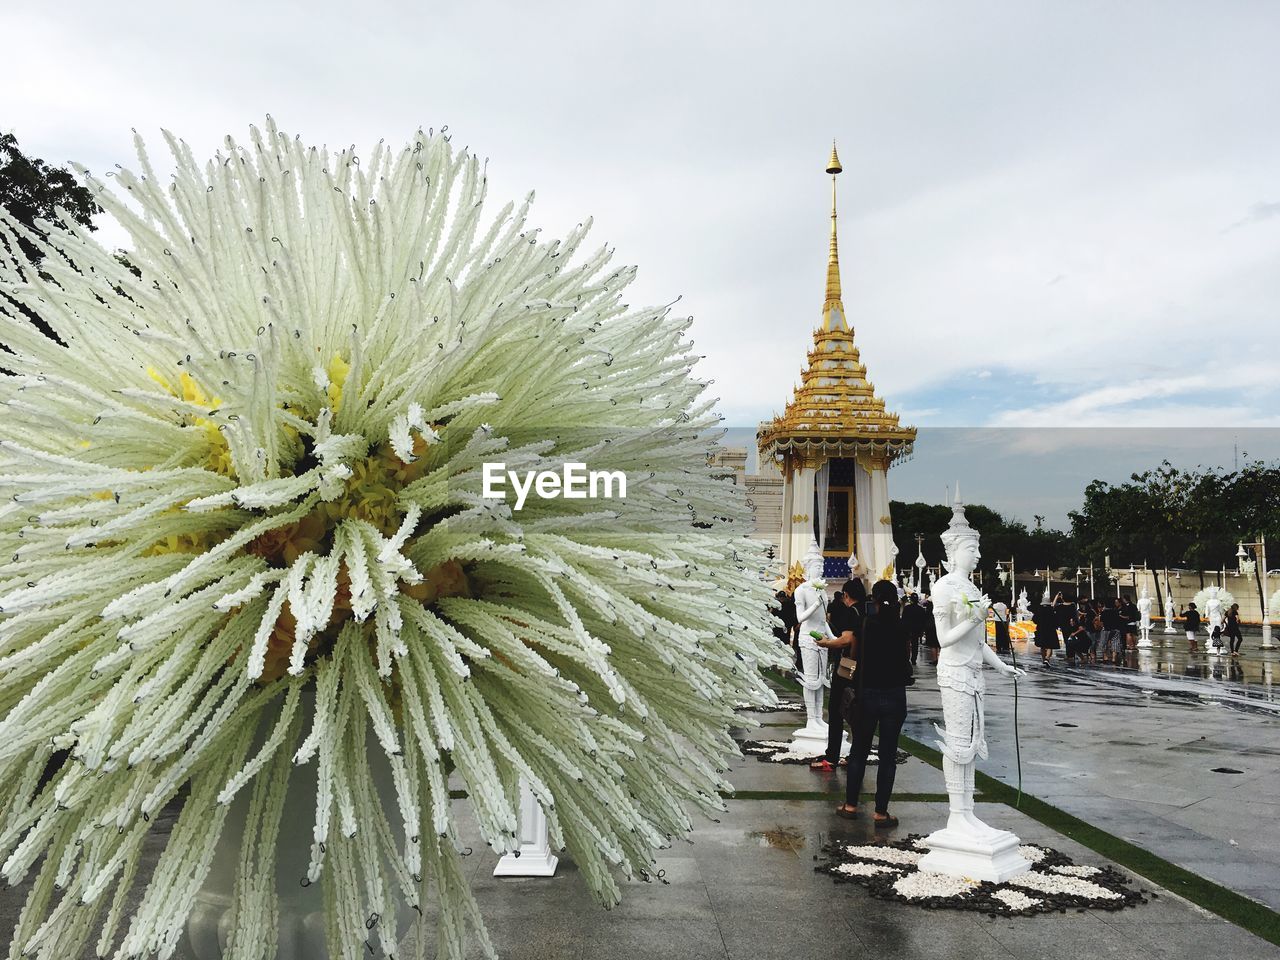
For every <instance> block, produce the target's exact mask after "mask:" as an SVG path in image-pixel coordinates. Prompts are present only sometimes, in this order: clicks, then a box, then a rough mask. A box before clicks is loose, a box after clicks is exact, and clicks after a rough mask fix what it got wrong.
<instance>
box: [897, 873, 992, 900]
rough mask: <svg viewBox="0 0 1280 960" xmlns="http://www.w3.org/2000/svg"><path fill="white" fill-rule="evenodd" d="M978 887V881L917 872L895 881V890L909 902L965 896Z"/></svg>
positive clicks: (943, 874) (942, 874)
mask: <svg viewBox="0 0 1280 960" xmlns="http://www.w3.org/2000/svg"><path fill="white" fill-rule="evenodd" d="M976 885H977V881H976V880H968V879H965V878H964V877H951V876H948V875H947V874H945V873H924V872H923V871H920V870H917V871H915V872H914V873H908V874H907V875H906V876H904V877H902V878H901V879H899V880H897V881H895V882H894V884H893V889H894V890H895V891H897V892H898V894H900V895H901V896H903V897H906V898H907V899H908V900H921V899H923V898H925V897H959V896H963V895H964V894H966V893H968V892H969V891H970V890H972V889H973V888H974V887H975V886H976Z"/></svg>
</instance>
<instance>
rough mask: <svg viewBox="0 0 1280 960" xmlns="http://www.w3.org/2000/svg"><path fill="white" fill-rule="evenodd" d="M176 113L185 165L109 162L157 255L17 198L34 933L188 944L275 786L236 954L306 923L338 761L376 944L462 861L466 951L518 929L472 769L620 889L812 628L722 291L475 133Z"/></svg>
mask: <svg viewBox="0 0 1280 960" xmlns="http://www.w3.org/2000/svg"><path fill="white" fill-rule="evenodd" d="M169 145H170V147H171V149H172V152H173V156H174V161H175V165H176V173H175V174H174V175H173V176H172V178H171V179H162V178H161V177H160V176H158V175H157V174H156V172H155V171H154V170H153V168H152V166H151V164H150V163H149V161H148V159H147V156H146V153H145V151H144V150H143V146H142V144H141V142H139V144H138V157H139V163H140V172H139V173H132V172H128V171H123V170H122V171H119V172H117V173H115V176H114V182H115V185H116V186H115V188H114V189H108V186H107V184H106V183H104V182H103V181H102V180H99V179H97V178H95V177H93V176H91V175H89V174H88V173H87V171H81V172H82V174H84V176H85V177H86V182H87V183H88V184H89V186H90V187H91V188H92V189H93V190H94V192H95V194H96V196H97V198H98V200H99V203H101V205H102V206H103V207H104V208H105V209H106V210H107V211H108V212H109V213H110V214H112V215H114V217H115V218H116V219H117V220H118V221H119V222H120V223H121V224H123V226H124V227H125V228H126V229H127V230H128V232H129V236H130V238H131V246H130V247H129V249H128V250H127V253H126V256H125V257H124V258H120V259H117V258H116V257H114V256H113V255H112V254H111V253H109V252H108V251H107V250H105V249H103V248H102V247H101V246H99V245H98V244H97V243H96V242H95V241H94V240H93V239H92V238H91V237H90V236H89V235H88V234H87V233H86V232H85V231H83V230H82V229H80V228H79V227H77V226H74V225H68V226H57V225H49V230H48V237H47V239H46V240H41V239H40V238H39V237H36V236H33V235H30V234H29V233H28V232H26V231H24V230H23V228H22V227H21V226H20V225H19V224H18V223H17V222H16V221H14V220H13V219H12V218H10V217H8V216H7V215H3V214H0V222H3V229H2V231H0V233H2V235H3V238H4V240H5V244H6V246H7V254H6V256H5V262H4V263H3V265H2V266H0V294H3V296H0V341H2V342H3V343H4V344H5V345H6V347H7V348H8V350H9V351H10V352H9V353H7V354H2V355H0V367H3V368H4V371H5V372H4V373H3V374H2V375H0V403H3V409H2V410H0V495H2V498H3V505H0V556H3V558H4V561H5V562H4V566H3V568H2V569H0V716H2V717H3V719H2V720H0V860H3V866H2V868H0V872H2V873H3V876H4V878H5V880H7V881H8V882H9V883H14V884H17V883H20V882H23V881H24V880H25V881H26V882H28V883H30V884H31V888H30V890H31V892H30V896H29V898H28V900H27V904H26V907H25V909H24V911H23V913H22V915H21V918H20V920H19V921H18V924H17V929H16V931H15V934H14V947H13V951H14V952H13V953H12V954H11V955H14V956H16V955H18V954H19V953H21V954H22V955H24V956H26V955H30V956H36V957H40V958H50V960H54V958H57V960H63V958H66V957H71V956H77V955H78V954H79V951H80V949H81V947H82V945H84V944H86V943H97V944H98V949H99V953H100V954H101V955H106V956H111V955H114V956H116V957H122V958H123V957H138V956H144V955H151V954H160V955H162V956H167V955H171V954H172V952H173V950H174V947H175V944H176V942H177V940H178V937H179V934H180V932H181V929H182V927H183V923H184V920H185V916H186V913H187V910H188V909H189V905H190V903H191V899H192V896H193V895H194V893H195V892H196V891H197V890H198V888H199V887H200V885H201V883H202V881H203V879H204V877H205V876H206V873H207V871H208V868H209V863H210V859H211V857H212V855H213V852H214V849H215V847H216V846H217V843H218V839H219V836H220V834H221V832H222V831H223V827H224V820H225V818H226V812H227V809H228V804H229V803H230V801H231V800H232V798H233V797H235V796H236V795H237V794H240V793H241V792H242V791H247V792H248V794H249V795H251V797H252V802H251V803H250V804H249V807H248V810H249V813H248V818H249V819H248V821H247V823H245V825H244V841H243V842H244V848H243V851H242V853H241V865H240V868H239V869H240V877H239V882H238V885H237V900H236V904H235V906H234V908H233V911H232V914H231V917H232V922H231V930H230V944H229V946H228V956H232V957H236V958H257V957H269V956H274V952H273V951H274V942H275V926H276V911H277V904H276V902H275V885H274V878H273V873H274V869H275V863H276V851H275V844H274V842H273V841H274V838H275V836H276V835H277V831H278V829H279V826H280V821H281V817H282V810H283V805H284V797H285V791H286V789H287V785H288V782H289V778H290V774H291V771H292V770H293V769H294V768H295V766H297V765H303V764H313V765H315V767H316V770H317V772H318V779H317V787H316V790H315V796H314V804H313V805H312V807H313V809H312V810H311V812H310V814H309V816H313V817H314V830H313V842H312V845H311V851H310V865H309V868H308V870H307V875H306V878H305V879H304V882H316V881H319V882H322V883H323V884H324V885H325V888H326V902H327V903H328V904H329V905H330V908H329V909H328V910H327V911H326V923H327V931H326V936H327V940H328V942H329V945H330V950H331V952H332V953H333V954H334V955H338V956H343V957H350V958H355V957H358V956H361V955H368V953H369V952H376V953H377V954H380V955H381V954H386V955H390V954H392V953H393V952H394V949H395V944H394V939H395V937H394V933H393V932H391V931H390V930H389V929H388V928H389V927H394V924H386V923H384V924H382V925H380V926H376V927H372V928H371V924H370V923H369V922H368V918H371V917H372V918H375V919H376V918H377V917H389V916H391V915H393V913H394V901H396V900H397V899H401V898H402V899H403V900H404V901H405V902H408V903H409V904H420V903H422V902H423V898H424V897H426V896H427V892H428V891H427V887H428V885H430V884H435V885H436V886H437V888H438V891H437V892H438V897H439V902H440V911H439V921H438V931H437V934H438V944H437V949H438V952H439V954H440V955H448V956H458V955H460V954H461V953H462V952H463V950H464V949H465V946H466V933H467V928H468V927H469V926H470V927H474V928H476V929H477V930H478V931H479V934H480V937H481V939H482V942H483V945H484V946H485V947H486V949H491V948H490V947H489V945H488V942H487V939H485V938H484V934H483V925H482V924H481V923H480V918H479V916H478V914H477V912H476V909H475V904H474V901H473V900H472V899H471V896H470V893H469V891H468V890H467V888H466V884H465V881H464V879H463V876H462V872H461V870H460V868H459V862H458V855H459V853H458V851H459V846H460V844H459V840H458V837H457V834H456V829H455V826H454V817H453V814H452V813H451V810H450V805H449V778H450V776H451V775H452V776H454V777H455V778H456V779H455V781H454V782H455V785H456V786H460V787H461V788H463V789H465V791H466V793H467V795H468V797H469V798H470V804H471V808H472V810H473V811H474V815H475V818H476V820H477V821H478V823H479V827H480V829H481V831H482V832H483V835H484V837H485V838H486V839H487V840H488V841H489V842H490V843H491V844H492V845H493V846H494V848H495V849H497V850H498V851H500V852H503V851H506V850H509V849H512V848H513V847H514V846H515V842H514V835H515V832H516V826H517V817H516V810H515V805H516V802H517V796H518V786H517V785H518V783H519V781H520V780H522V779H523V780H524V781H526V782H527V783H528V784H529V785H530V786H531V789H532V792H533V794H534V795H535V796H536V797H537V798H538V800H539V801H540V802H541V804H542V805H543V807H544V808H545V810H546V813H547V817H548V820H549V823H550V831H551V836H552V840H553V843H554V844H555V845H557V846H563V847H565V848H567V850H568V851H569V853H570V854H571V855H572V856H573V858H574V859H575V860H576V862H577V863H578V865H579V866H580V868H581V871H582V874H583V876H584V877H585V879H586V882H587V883H588V884H589V885H590V887H591V889H592V890H593V891H594V892H595V894H596V895H597V896H598V897H599V898H601V899H602V900H603V901H605V902H606V903H607V902H611V901H616V900H617V898H618V886H617V884H616V882H615V879H614V876H613V874H612V872H611V867H613V866H615V865H620V866H621V868H622V872H623V873H624V874H626V875H631V874H632V873H633V872H642V871H644V869H645V868H646V867H647V866H648V865H649V863H650V859H651V854H652V851H653V850H654V848H656V847H660V846H663V845H665V844H667V843H669V842H670V839H671V837H672V836H673V835H675V834H679V833H683V832H685V831H688V830H689V829H690V828H691V820H690V818H689V814H688V812H687V807H690V806H692V807H700V808H702V809H703V810H717V809H720V808H721V806H722V802H721V801H720V799H719V797H718V794H717V791H719V790H721V789H724V788H726V787H727V786H728V785H727V784H726V783H725V782H724V781H723V778H722V776H721V775H720V771H721V770H722V769H723V767H724V763H725V761H726V758H727V757H728V756H730V755H731V754H732V753H733V752H734V744H733V741H732V740H731V739H730V738H729V736H728V732H727V730H728V727H729V726H730V724H731V723H732V721H733V705H734V704H735V703H737V702H740V701H745V702H751V703H761V702H765V701H767V700H769V698H770V696H771V695H770V694H769V693H768V691H767V689H766V688H765V687H764V686H763V683H762V681H761V679H760V678H759V676H758V674H757V665H758V664H761V663H766V662H773V661H774V660H775V659H776V658H777V657H778V656H779V654H778V653H777V647H776V645H775V644H774V643H773V641H772V638H771V636H770V634H769V630H768V624H767V623H766V613H765V610H766V603H767V600H768V592H767V590H766V589H765V588H764V587H763V585H762V582H761V579H760V577H761V571H762V570H763V566H764V562H765V560H764V554H763V547H762V546H757V545H756V544H754V543H753V542H752V541H749V540H747V539H745V538H744V530H745V526H746V525H745V522H744V521H745V519H746V518H747V516H748V513H747V511H746V508H745V506H744V504H743V500H742V498H741V496H740V495H738V493H737V492H736V491H735V489H734V487H733V486H732V484H730V483H728V482H725V481H722V480H717V479H716V478H715V477H714V476H713V474H712V472H711V470H710V469H709V468H707V467H706V465H705V455H706V452H707V447H708V430H709V429H710V428H712V427H713V426H714V424H715V420H716V417H715V415H714V413H713V412H712V403H713V401H709V400H706V399H700V398H699V395H700V393H701V392H702V389H703V386H704V385H703V384H700V383H698V382H696V381H695V380H693V379H691V376H690V367H691V364H692V362H693V359H694V358H693V357H692V355H691V354H690V352H689V351H690V348H689V344H688V342H687V341H686V340H684V339H683V333H684V331H685V329H686V327H687V322H685V321H677V320H675V319H673V318H672V317H670V316H669V314H668V311H667V309H665V308H655V309H643V310H630V309H629V308H628V307H627V306H626V305H625V304H623V303H621V302H620V294H621V291H622V289H623V288H624V287H625V286H626V285H627V283H628V282H629V281H630V280H631V279H632V276H633V271H632V270H631V269H624V268H614V267H610V266H609V265H608V264H609V259H610V251H609V250H607V249H599V250H596V251H595V252H592V253H588V254H586V255H579V252H578V251H579V246H580V245H581V244H582V242H583V239H584V237H585V236H586V234H587V226H586V225H582V226H579V227H578V228H577V229H575V230H574V231H573V232H572V233H571V234H570V235H569V236H568V237H566V238H565V239H564V240H563V241H552V242H546V241H543V240H542V239H540V237H539V236H538V232H537V231H536V230H533V229H530V228H529V227H528V226H526V222H525V217H526V213H527V210H528V201H526V202H525V203H524V204H523V205H521V206H520V207H518V208H513V206H512V205H510V204H509V205H507V206H505V207H503V208H502V210H501V212H500V213H499V214H498V215H497V216H496V217H495V218H493V219H492V220H490V221H487V222H486V220H485V219H484V218H483V217H482V201H483V200H484V197H485V176H484V171H483V168H482V166H481V164H480V163H479V162H478V161H477V159H476V158H475V157H474V156H472V155H470V154H469V153H467V152H466V151H460V152H459V151H455V150H454V149H453V148H452V147H451V145H450V143H449V138H448V137H447V136H443V135H440V134H436V135H427V134H422V133H419V134H418V135H417V136H415V137H414V138H413V140H412V142H410V143H409V144H408V145H407V146H405V147H403V148H401V149H399V150H392V149H389V148H387V147H385V146H384V145H382V144H379V145H378V147H377V148H376V149H374V150H373V151H372V153H370V154H368V155H367V156H363V157H359V156H357V154H356V153H354V152H353V151H352V150H342V151H338V152H334V153H330V152H328V151H327V150H324V149H318V148H315V147H308V146H305V145H304V144H303V143H302V142H301V141H299V140H297V139H294V138H291V137H289V136H286V135H284V134H282V133H280V132H278V131H277V130H276V129H275V127H274V125H271V124H268V126H267V128H266V129H265V131H262V132H259V131H257V130H254V131H253V132H252V136H251V139H250V142H249V143H248V144H247V145H240V144H237V143H235V142H233V141H232V140H230V139H228V140H227V142H226V147H225V151H224V152H222V153H220V154H219V155H217V156H216V157H214V158H213V159H212V160H211V161H209V162H208V163H205V164H200V163H198V162H197V160H196V158H195V156H194V155H193V153H192V151H191V150H190V149H189V148H188V147H187V146H186V144H184V143H183V142H182V141H180V140H176V139H172V138H170V139H169ZM18 236H25V237H27V239H29V240H31V241H32V242H33V243H35V244H36V245H37V246H38V247H39V248H40V249H41V250H43V251H44V252H45V254H46V259H45V260H44V262H43V264H42V265H41V268H40V271H39V272H38V271H36V270H35V269H33V268H32V266H31V265H30V264H29V263H27V262H25V261H24V260H23V258H22V254H21V251H20V248H19V247H18V245H17V243H16V242H15V239H16V237H18ZM19 305H21V307H24V308H26V310H27V311H30V312H33V313H35V314H38V315H39V316H40V317H41V318H43V319H44V321H45V322H47V324H48V325H49V327H50V328H51V329H52V330H53V331H54V332H55V333H56V335H57V336H58V337H59V338H60V340H61V341H62V342H61V343H58V342H55V341H53V340H52V339H48V338H46V337H45V336H43V335H42V334H41V333H40V332H39V331H38V330H37V329H36V327H35V326H33V325H32V324H31V323H30V322H29V321H28V319H27V317H26V316H25V315H24V313H23V311H22V310H20V309H19ZM486 460H501V461H504V462H506V464H507V466H508V468H510V469H522V470H523V469H557V468H558V467H559V466H560V465H561V464H563V463H564V462H569V461H583V462H587V463H589V464H590V465H591V466H592V467H598V468H600V469H611V470H623V471H625V472H626V473H627V475H628V478H629V481H630V482H629V485H628V489H627V494H628V496H627V498H626V499H625V500H618V499H614V500H610V501H597V500H578V499H563V498H561V499H556V500H538V499H533V498H531V499H530V500H529V501H528V502H527V503H526V505H525V506H524V509H523V510H522V511H520V512H519V513H516V512H513V511H512V509H511V508H510V507H509V506H508V505H507V504H505V503H499V502H496V501H494V500H492V499H490V500H485V499H482V497H481V496H480V489H481V482H480V475H481V465H482V463H483V462H485V461H486ZM369 731H372V733H370V732H369ZM371 742H376V744H377V748H376V749H375V752H377V753H380V754H384V755H385V757H383V756H378V757H372V758H371V756H370V755H369V750H368V749H367V746H368V744H369V743H371ZM64 754H66V758H65V759H61V758H62V757H63V756H64ZM375 759H376V761H377V763H378V764H379V765H385V766H386V767H389V769H390V773H391V779H392V781H393V782H394V795H395V804H394V807H393V808H388V809H384V808H383V806H382V805H381V804H380V803H379V802H378V798H377V795H376V791H375V789H374V788H373V785H372V778H371V772H370V771H371V765H372V763H373V760H375ZM175 798H177V799H178V801H180V802H181V805H182V810H181V814H180V816H179V818H178V820H177V822H176V825H175V826H174V828H173V830H172V835H171V838H170V840H169V841H168V843H167V845H166V847H165V849H164V851H163V854H162V855H161V856H160V859H159V862H158V865H157V866H156V868H155V870H154V873H153V874H152V876H150V877H149V878H147V877H138V876H137V874H138V869H137V868H138V863H139V855H140V851H141V850H142V846H143V843H144V840H145V839H146V837H147V834H148V829H149V826H150V818H152V817H154V815H155V814H157V812H159V811H160V810H161V809H162V808H163V807H165V806H166V805H168V804H170V803H172V802H174V801H175ZM135 883H136V884H137V885H138V886H139V887H141V886H143V885H144V884H145V890H144V891H143V892H142V894H141V905H140V906H139V907H138V908H137V909H136V911H134V912H133V914H132V916H126V915H125V913H126V911H125V909H124V905H125V904H126V902H127V898H128V896H129V893H130V890H131V888H132V887H134V885H135Z"/></svg>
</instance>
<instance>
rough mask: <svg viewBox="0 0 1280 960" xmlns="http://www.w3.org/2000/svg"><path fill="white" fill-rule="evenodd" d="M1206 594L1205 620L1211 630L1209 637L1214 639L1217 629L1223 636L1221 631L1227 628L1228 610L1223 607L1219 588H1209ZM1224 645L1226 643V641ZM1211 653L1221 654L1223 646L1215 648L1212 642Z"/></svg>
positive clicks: (1210, 645)
mask: <svg viewBox="0 0 1280 960" xmlns="http://www.w3.org/2000/svg"><path fill="white" fill-rule="evenodd" d="M1206 593H1207V594H1208V596H1207V597H1206V598H1205V604H1204V619H1205V623H1206V625H1207V626H1208V628H1209V636H1210V637H1212V636H1213V632H1214V630H1215V628H1216V629H1217V630H1218V631H1219V634H1221V631H1222V630H1223V629H1224V628H1225V627H1226V622H1227V621H1226V608H1225V607H1223V605H1222V598H1221V597H1220V596H1219V595H1218V588H1217V587H1209V589H1208V590H1207V591H1206ZM1223 643H1226V641H1225V640H1224V641H1223ZM1209 651H1210V652H1211V653H1221V652H1222V645H1219V646H1216V647H1215V646H1214V645H1213V644H1212V642H1211V643H1210V644H1209Z"/></svg>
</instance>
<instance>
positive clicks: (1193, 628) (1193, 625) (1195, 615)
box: [1182, 602, 1200, 653]
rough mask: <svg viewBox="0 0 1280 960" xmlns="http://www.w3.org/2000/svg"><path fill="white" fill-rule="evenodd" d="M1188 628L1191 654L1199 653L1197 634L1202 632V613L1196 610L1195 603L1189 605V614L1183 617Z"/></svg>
mask: <svg viewBox="0 0 1280 960" xmlns="http://www.w3.org/2000/svg"><path fill="white" fill-rule="evenodd" d="M1182 619H1183V621H1184V622H1185V625H1186V628H1187V643H1188V644H1190V645H1191V649H1190V650H1189V651H1188V652H1189V653H1199V652H1200V647H1199V645H1198V644H1197V643H1196V634H1197V633H1199V632H1200V611H1199V610H1197V609H1196V605H1195V603H1194V602H1192V603H1188V604H1187V612H1186V613H1184V614H1183V615H1182Z"/></svg>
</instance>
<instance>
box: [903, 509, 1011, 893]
mask: <svg viewBox="0 0 1280 960" xmlns="http://www.w3.org/2000/svg"><path fill="white" fill-rule="evenodd" d="M951 509H952V516H951V524H950V526H948V527H947V529H946V532H944V533H943V534H942V545H943V546H944V547H945V548H946V551H947V561H948V563H949V566H950V572H949V573H948V574H947V575H946V576H945V577H942V578H941V579H940V580H938V582H937V583H936V584H934V588H933V590H934V593H933V615H934V618H935V619H936V620H937V624H938V643H939V645H940V646H941V647H942V650H941V652H940V654H939V656H938V688H939V694H940V696H941V699H942V717H943V721H944V722H945V724H946V729H942V728H941V727H937V726H935V728H934V729H936V730H937V731H938V733H939V734H940V735H941V736H942V740H940V741H938V749H939V750H941V751H942V774H943V777H944V778H945V781H946V786H947V797H948V799H949V801H950V808H951V812H950V815H949V816H948V817H947V825H946V827H944V828H943V829H942V830H937V831H935V832H934V833H932V834H930V835H929V837H928V838H927V839H926V840H925V841H924V842H925V846H927V847H928V848H929V853H927V854H926V855H925V856H924V857H923V858H921V860H920V869H921V870H924V871H928V872H933V873H945V874H949V875H951V876H960V877H971V878H973V879H975V880H987V881H990V882H992V883H1002V882H1003V881H1005V880H1008V879H1009V878H1010V877H1016V876H1017V875H1018V874H1020V873H1025V872H1026V871H1027V870H1029V869H1030V868H1031V864H1030V863H1028V862H1027V861H1026V860H1025V859H1024V858H1023V857H1022V856H1021V854H1019V853H1018V846H1019V841H1018V838H1017V837H1016V836H1014V835H1013V834H1012V833H1009V832H1008V831H1006V830H996V829H994V828H993V827H989V826H987V825H986V824H985V823H983V822H982V821H981V820H979V819H978V818H977V816H975V815H974V812H973V775H974V771H975V769H976V767H977V761H978V758H979V757H984V758H985V757H986V756H987V740H986V730H985V727H984V711H983V703H982V701H983V696H984V694H985V690H986V682H985V679H984V675H983V669H982V668H983V665H984V664H987V665H989V666H991V667H993V668H994V669H995V670H997V671H998V672H999V673H1001V674H1003V675H1004V676H1006V677H1019V676H1024V675H1025V674H1024V672H1023V671H1022V670H1018V669H1015V668H1014V667H1011V666H1009V665H1008V664H1007V663H1005V662H1004V661H1003V660H1001V659H1000V658H999V657H998V656H996V653H995V651H994V650H992V649H991V647H989V646H988V645H987V637H986V619H987V611H988V609H989V608H990V607H991V600H990V598H989V597H987V596H985V595H984V594H983V593H981V592H980V591H979V590H978V588H977V587H975V586H974V585H973V581H972V580H970V579H969V578H970V576H971V575H972V574H973V571H974V569H975V568H976V567H977V565H978V558H979V556H980V554H979V551H978V532H977V531H976V530H974V529H973V528H972V527H971V526H969V521H968V520H966V519H965V515H964V504H963V503H962V502H961V501H960V496H959V492H958V491H957V494H956V500H955V504H954V505H953V506H952V508H951Z"/></svg>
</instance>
